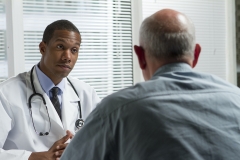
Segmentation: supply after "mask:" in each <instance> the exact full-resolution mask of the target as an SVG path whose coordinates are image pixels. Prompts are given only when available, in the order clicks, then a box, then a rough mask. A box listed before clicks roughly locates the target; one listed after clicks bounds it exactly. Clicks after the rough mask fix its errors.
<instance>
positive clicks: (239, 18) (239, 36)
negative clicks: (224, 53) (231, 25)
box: [235, 0, 240, 87]
mask: <svg viewBox="0 0 240 160" xmlns="http://www.w3.org/2000/svg"><path fill="white" fill-rule="evenodd" d="M235 4H236V6H235V7H236V43H237V48H236V50H237V85H238V87H240V1H239V0H236V1H235Z"/></svg>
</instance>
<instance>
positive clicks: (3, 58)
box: [0, 0, 8, 82]
mask: <svg viewBox="0 0 240 160" xmlns="http://www.w3.org/2000/svg"><path fill="white" fill-rule="evenodd" d="M0 66H1V67H0V82H2V81H3V80H5V79H7V77H8V65H7V54H6V12H5V5H4V3H3V0H0Z"/></svg>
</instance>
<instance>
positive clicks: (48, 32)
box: [42, 19, 81, 43]
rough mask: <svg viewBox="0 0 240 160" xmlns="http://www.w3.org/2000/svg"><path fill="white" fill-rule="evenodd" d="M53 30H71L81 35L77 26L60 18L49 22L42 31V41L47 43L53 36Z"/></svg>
mask: <svg viewBox="0 0 240 160" xmlns="http://www.w3.org/2000/svg"><path fill="white" fill-rule="evenodd" d="M55 30H67V31H73V32H76V33H79V35H81V34H80V32H79V30H78V29H77V27H76V26H75V25H74V24H73V23H72V22H70V21H68V20H63V19H61V20H57V21H54V22H53V23H51V24H49V25H48V26H47V27H46V29H45V30H44V32H43V38H42V41H43V42H45V43H48V42H49V41H50V40H51V38H52V37H53V33H54V31H55Z"/></svg>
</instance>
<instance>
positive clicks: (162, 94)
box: [61, 63, 240, 160]
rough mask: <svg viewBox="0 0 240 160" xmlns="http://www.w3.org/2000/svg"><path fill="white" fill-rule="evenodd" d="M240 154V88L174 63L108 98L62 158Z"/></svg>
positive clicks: (225, 159)
mask: <svg viewBox="0 0 240 160" xmlns="http://www.w3.org/2000/svg"><path fill="white" fill-rule="evenodd" d="M239 158H240V90H239V88H237V87H236V86H233V85H231V84H230V83H227V82H225V81H224V80H222V79H220V78H218V77H216V76H212V75H209V74H203V73H198V72H194V71H193V70H192V68H191V67H190V66H189V65H188V64H185V63H173V64H169V65H165V66H162V67H161V68H159V69H158V70H157V71H156V73H155V74H154V76H153V77H152V79H151V80H149V81H146V82H143V83H138V84H136V85H135V86H133V87H130V88H127V89H124V90H121V91H119V92H117V93H114V94H112V95H110V96H108V97H106V98H104V99H103V100H102V101H101V103H100V104H99V105H98V106H97V107H96V109H95V110H93V112H92V113H91V114H90V115H89V116H88V118H87V119H86V121H85V125H84V127H83V128H82V129H81V130H80V131H79V132H78V133H77V134H76V135H75V136H74V138H73V140H72V141H71V143H70V144H69V145H68V147H67V148H66V150H65V151H64V153H63V155H62V157H61V160H78V159H87V160H110V159H111V160H115V159H116V160H220V159H221V160H237V159H239Z"/></svg>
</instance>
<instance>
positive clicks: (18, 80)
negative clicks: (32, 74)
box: [0, 72, 28, 89]
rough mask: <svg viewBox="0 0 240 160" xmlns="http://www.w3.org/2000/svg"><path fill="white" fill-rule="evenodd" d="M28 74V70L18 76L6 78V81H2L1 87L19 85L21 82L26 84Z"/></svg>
mask: <svg viewBox="0 0 240 160" xmlns="http://www.w3.org/2000/svg"><path fill="white" fill-rule="evenodd" d="M27 74H28V72H23V73H19V74H18V75H17V76H13V77H10V78H8V79H6V80H5V81H3V82H1V83H0V89H1V88H2V87H7V86H11V85H14V86H18V85H20V84H21V83H24V84H25V80H26V76H27Z"/></svg>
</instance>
